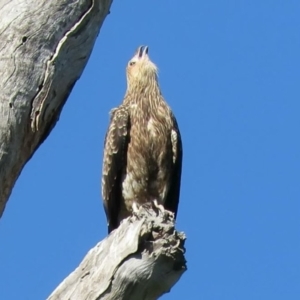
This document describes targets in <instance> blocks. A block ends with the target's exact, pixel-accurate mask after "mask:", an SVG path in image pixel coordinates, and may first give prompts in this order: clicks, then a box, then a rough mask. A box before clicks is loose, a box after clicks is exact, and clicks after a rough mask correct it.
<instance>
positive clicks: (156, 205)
mask: <svg viewBox="0 0 300 300" xmlns="http://www.w3.org/2000/svg"><path fill="white" fill-rule="evenodd" d="M153 204H154V207H156V208H157V209H158V212H160V213H162V215H163V216H164V215H165V208H164V207H163V205H161V204H158V202H157V200H156V199H154V200H153Z"/></svg>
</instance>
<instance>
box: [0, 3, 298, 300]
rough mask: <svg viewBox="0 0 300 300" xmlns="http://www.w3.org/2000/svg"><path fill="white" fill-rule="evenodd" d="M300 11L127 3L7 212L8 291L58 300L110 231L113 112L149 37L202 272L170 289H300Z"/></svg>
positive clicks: (185, 294)
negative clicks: (176, 136)
mask: <svg viewBox="0 0 300 300" xmlns="http://www.w3.org/2000/svg"><path fill="white" fill-rule="evenodd" d="M185 3H186V4H185ZM299 16H300V1H299V0H294V1H293V0H289V1H287V0H281V1H279V0H277V1H276V0H272V1H271V0H264V1H262V0H259V1H257V0H253V1H243V0H240V1H232V0H228V1H221V0H215V1H199V0H194V1H186V2H183V1H173V0H164V1H150V0H144V1H140V0H131V1H115V2H114V4H113V6H112V8H111V14H110V15H109V16H108V17H107V19H106V21H105V22H104V25H103V27H102V30H101V33H100V35H99V36H98V39H97V42H96V45H95V48H94V50H93V53H92V56H91V58H90V60H89V63H88V65H87V67H86V68H85V70H84V73H83V75H82V77H81V78H80V80H79V81H78V82H77V84H76V86H75V88H74V90H73V92H72V94H71V96H70V98H69V100H68V102H67V104H66V105H65V107H64V109H63V112H62V115H61V118H60V120H59V122H58V124H57V125H56V127H55V129H54V130H53V131H52V134H51V135H50V136H49V138H48V139H47V140H46V142H45V143H44V144H43V145H42V146H41V147H40V149H39V150H38V151H37V153H36V154H35V155H34V157H33V158H32V159H31V160H30V161H29V163H28V164H27V165H26V167H25V169H24V170H23V172H22V174H21V176H20V178H19V180H18V182H17V184H16V186H15V188H14V190H13V193H12V196H11V198H10V200H9V203H8V205H7V208H6V211H5V213H4V216H3V218H2V219H1V221H0V244H1V247H0V257H1V268H0V299H4V300H15V299H22V300H23V299H24V300H41V299H45V298H46V297H47V296H48V295H49V294H50V293H51V292H52V291H53V289H54V288H55V287H56V286H57V285H58V284H59V283H60V282H61V281H62V280H63V279H64V278H65V277H66V276H67V275H68V274H69V273H70V272H72V271H73V270H74V269H75V268H76V267H77V266H78V264H79V263H80V262H81V260H82V258H83V257H84V256H85V254H86V253H87V252H88V250H89V249H90V248H92V247H93V246H95V245H96V243H97V242H98V241H100V240H102V239H103V238H104V237H105V235H106V231H107V228H106V220H105V215H104V212H103V208H102V200H101V198H100V174H101V167H102V151H103V140H104V135H105V131H106V129H107V125H108V120H109V118H108V112H109V110H110V109H111V108H113V107H115V106H117V105H119V104H120V102H121V101H122V98H123V95H124V92H125V87H126V82H125V66H126V63H127V61H128V60H129V59H130V57H131V56H132V54H133V52H134V50H135V49H136V47H137V46H139V45H140V44H146V45H149V47H150V49H149V53H150V56H151V58H152V60H153V61H154V62H155V63H156V64H157V65H158V67H159V70H160V73H159V74H160V84H161V87H162V90H163V94H164V96H165V98H166V99H167V101H168V103H169V104H170V106H171V107H172V108H173V110H174V113H175V114H176V116H177V119H178V122H179V125H180V128H181V133H182V137H183V145H184V162H183V174H182V188H181V191H182V192H181V200H180V206H179V213H178V226H177V227H178V229H179V230H183V231H185V232H186V234H187V238H188V239H187V243H186V247H187V253H186V258H187V260H188V271H187V272H186V273H185V274H184V275H183V277H182V278H181V280H180V281H179V282H178V284H177V285H176V286H175V287H174V288H173V289H172V291H171V293H170V294H167V295H165V296H164V297H163V298H162V299H170V300H171V299H173V300H181V299H203V300H219V299H220V300H235V299H236V300H240V299H243V300H253V299H255V300H260V299H262V300H265V299H272V300H279V299H280V300H281V299H282V300H286V299H288V300H294V299H295V300H296V299H297V300H298V299H300V182H299V181H300V142H299V136H300V133H299V131H300V117H299V114H300V99H299V98H300V90H299V80H300V58H299V57H300V36H299V34H300V17H299Z"/></svg>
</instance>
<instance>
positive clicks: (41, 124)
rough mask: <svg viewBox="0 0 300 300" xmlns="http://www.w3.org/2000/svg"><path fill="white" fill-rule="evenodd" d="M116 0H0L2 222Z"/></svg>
mask: <svg viewBox="0 0 300 300" xmlns="http://www.w3.org/2000/svg"><path fill="white" fill-rule="evenodd" d="M111 3H112V0H51V1H50V0H30V1H29V0H0V20H1V21H0V41H1V42H0V70H1V76H0V90H1V93H0V217H1V216H2V214H3V211H4V208H5V205H6V203H7V200H8V198H9V196H10V193H11V190H12V188H13V186H14V184H15V182H16V180H17V178H18V176H19V175H20V173H21V171H22V169H23V167H24V165H25V164H26V162H27V161H28V160H29V159H30V157H31V156H32V155H33V153H34V152H35V151H36V150H37V148H38V147H39V146H40V145H41V143H42V142H43V141H44V140H45V139H46V137H47V136H48V134H49V133H50V132H51V130H52V129H53V127H54V125H55V123H56V122H57V120H58V118H59V115H60V112H61V110H62V108H63V106H64V104H65V102H66V100H67V98H68V96H69V94H70V92H71V91H72V88H73V86H74V84H75V83H76V81H77V79H78V78H79V77H80V76H81V73H82V71H83V69H84V67H85V65H86V63H87V61H88V58H89V56H90V54H91V51H92V48H93V46H94V43H95V40H96V37H97V35H98V33H99V30H100V28H101V25H102V23H103V21H104V19H105V17H106V15H107V14H108V13H109V8H110V5H111Z"/></svg>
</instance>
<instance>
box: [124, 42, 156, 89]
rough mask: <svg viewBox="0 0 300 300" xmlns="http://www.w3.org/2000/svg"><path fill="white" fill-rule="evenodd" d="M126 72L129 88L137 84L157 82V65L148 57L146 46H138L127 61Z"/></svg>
mask: <svg viewBox="0 0 300 300" xmlns="http://www.w3.org/2000/svg"><path fill="white" fill-rule="evenodd" d="M126 73H127V85H128V88H129V89H130V88H131V87H134V86H137V85H138V86H140V87H142V86H144V85H148V84H150V83H151V82H153V83H156V82H157V67H156V65H155V64H154V63H153V62H152V61H151V60H150V58H149V55H148V46H140V47H138V49H137V50H136V52H135V54H134V56H133V57H132V58H131V60H130V61H129V62H128V65H127V68H126Z"/></svg>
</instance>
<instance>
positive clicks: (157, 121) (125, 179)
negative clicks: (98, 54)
mask: <svg viewBox="0 0 300 300" xmlns="http://www.w3.org/2000/svg"><path fill="white" fill-rule="evenodd" d="M148 50H149V47H148V46H139V47H138V48H137V50H136V51H135V53H134V56H133V57H132V58H131V59H130V60H129V62H128V64H127V67H126V78H127V90H126V93H125V96H124V99H123V102H122V103H121V104H120V105H119V106H118V107H117V108H113V109H112V110H111V111H110V122H109V126H108V129H107V132H106V135H105V141H104V151H103V152H104V153H103V165H102V198H103V205H104V211H105V214H106V217H107V223H108V224H107V225H108V233H110V232H111V231H113V230H114V229H116V228H118V226H119V225H120V222H121V221H122V220H123V219H125V218H127V217H129V216H130V215H132V214H134V213H137V212H138V211H139V208H140V207H141V206H147V205H148V206H149V205H150V207H152V208H156V209H158V211H160V212H162V213H164V212H165V210H168V211H169V212H171V213H172V214H173V216H174V218H176V216H177V210H178V204H179V197H180V185H181V171H182V156H183V150H182V139H181V134H180V130H179V127H178V123H177V120H176V118H175V116H174V114H173V112H172V110H171V108H170V106H169V105H168V104H167V102H166V101H165V99H164V97H163V95H162V92H161V89H160V86H159V82H158V68H157V66H156V65H155V64H154V63H153V62H152V61H151V59H150V57H149V54H148Z"/></svg>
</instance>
